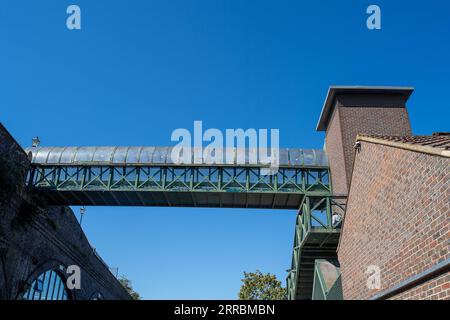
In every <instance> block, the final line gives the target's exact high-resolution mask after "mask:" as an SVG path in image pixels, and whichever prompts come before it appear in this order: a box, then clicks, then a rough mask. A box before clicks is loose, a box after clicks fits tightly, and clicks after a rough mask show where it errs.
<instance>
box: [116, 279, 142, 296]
mask: <svg viewBox="0 0 450 320" xmlns="http://www.w3.org/2000/svg"><path fill="white" fill-rule="evenodd" d="M119 282H120V284H121V285H122V286H123V287H124V288H125V290H127V292H128V293H129V294H130V296H131V298H132V299H133V300H141V296H140V295H139V293H137V292H136V291H134V290H133V287H132V285H131V281H130V280H129V279H127V277H125V276H123V275H122V276H120V278H119Z"/></svg>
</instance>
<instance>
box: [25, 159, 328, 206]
mask: <svg viewBox="0 0 450 320" xmlns="http://www.w3.org/2000/svg"><path fill="white" fill-rule="evenodd" d="M28 186H29V187H31V188H34V189H35V190H37V191H39V192H41V193H42V194H44V195H47V196H48V198H49V200H50V203H55V204H85V205H158V206H160V205H163V206H170V205H177V206H223V207H255V208H260V207H268V208H270V207H274V208H285V209H291V208H298V205H299V204H300V202H301V201H302V199H303V196H305V195H307V196H327V195H329V194H330V192H331V187H330V182H329V170H328V168H327V167H296V168H292V167H289V168H280V169H279V170H278V173H277V174H275V175H263V174H261V169H260V168H256V167H247V166H242V167H240V166H233V167H227V166H181V165H166V166H154V165H152V166H150V165H143V166H139V165H108V166H96V165H79V166H67V165H43V164H33V165H32V168H31V171H30V174H29V177H28ZM233 194H235V195H237V196H238V197H235V198H230V197H227V195H233ZM208 195H211V197H210V199H207V200H206V201H205V200H204V199H205V198H204V197H205V196H208ZM252 195H253V197H251V196H252ZM254 195H258V198H255V197H254ZM202 196H203V198H202ZM239 196H240V197H242V196H245V197H246V198H250V200H249V199H247V200H246V201H242V199H241V198H239ZM196 200H198V201H196ZM249 201H250V202H249ZM83 202H84V203H83ZM244 202H245V203H244Z"/></svg>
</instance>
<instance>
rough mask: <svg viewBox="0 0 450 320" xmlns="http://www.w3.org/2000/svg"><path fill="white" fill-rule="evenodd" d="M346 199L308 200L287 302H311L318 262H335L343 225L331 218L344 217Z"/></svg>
mask: <svg viewBox="0 0 450 320" xmlns="http://www.w3.org/2000/svg"><path fill="white" fill-rule="evenodd" d="M344 211H345V197H336V196H332V195H330V196H325V197H310V196H306V197H305V198H304V199H303V201H302V203H301V206H300V210H299V213H298V215H297V222H296V226H295V235H294V248H293V252H294V253H293V256H292V263H291V268H290V270H289V272H288V276H287V279H286V282H287V291H288V299H291V300H294V299H311V298H312V290H313V279H314V264H315V260H316V259H327V260H336V259H337V256H336V248H337V244H338V241H339V235H340V225H337V226H334V225H333V224H332V214H333V213H339V214H343V212H344Z"/></svg>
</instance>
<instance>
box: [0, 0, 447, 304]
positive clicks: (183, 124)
mask: <svg viewBox="0 0 450 320" xmlns="http://www.w3.org/2000/svg"><path fill="white" fill-rule="evenodd" d="M72 3H75V4H78V5H79V6H80V7H81V10H82V30H81V31H69V30H67V29H66V26H65V19H66V13H65V11H66V8H67V6H68V5H69V4H72ZM370 4H378V5H380V7H381V9H382V30H381V31H369V30H368V29H367V28H366V25H365V20H366V17H367V15H366V14H365V11H366V8H367V6H368V5H370ZM449 15H450V3H449V2H448V1H381V0H377V1H373V2H372V1H370V2H369V1H354V0H346V1H344V0H340V1H335V0H333V1H301V0H293V1H280V0H277V1H261V0H252V1H249V0H245V1H244V0H222V1H219V0H177V1H175V0H171V1H163V0H158V1H156V0H151V1H137V0H134V1H112V0H108V1H106V0H105V1H100V0H96V1H86V0H83V1H82V0H72V1H64V0H58V1H50V0H40V1H36V0H32V1H31V0H30V1H22V0H9V1H2V3H1V4H0V41H1V42H0V121H1V122H3V124H4V125H5V126H6V127H7V128H8V129H9V130H10V132H11V133H12V134H13V135H14V136H15V137H16V139H17V140H18V141H19V142H20V143H21V144H22V145H23V146H24V147H27V146H29V145H30V140H31V137H33V136H36V135H39V137H40V138H41V141H42V145H44V146H53V145H172V143H171V142H170V134H171V132H172V130H174V129H176V128H192V125H193V121H194V120H202V121H203V123H204V126H205V127H207V128H213V127H214V128H219V129H222V130H224V129H226V128H279V129H280V144H281V146H283V147H303V148H311V147H312V148H321V147H322V146H323V134H322V133H317V132H315V125H316V122H317V120H318V116H319V113H320V110H321V107H322V103H323V101H324V98H325V95H326V92H327V88H328V86H329V85H333V84H336V85H408V86H414V87H415V88H416V92H415V93H414V94H413V96H412V97H411V99H410V102H409V113H410V117H411V122H412V126H413V131H414V133H416V134H430V133H432V132H434V131H449V129H450V126H449V113H450V112H449V102H448V90H449V84H450V83H449V82H450V80H449V79H450V78H449V74H450V67H449V61H448V59H449V52H450V45H449V35H450V18H449ZM75 209H77V208H75ZM294 220H295V212H291V211H263V210H240V209H233V210H219V209H173V208H127V207H122V208H109V207H106V208H102V207H95V208H94V207H93V208H88V210H87V214H86V216H85V219H84V222H83V228H84V230H85V232H86V233H87V235H88V237H89V239H90V241H91V243H92V244H93V246H95V247H96V248H97V249H98V251H99V252H100V254H101V255H102V256H103V257H104V259H105V260H106V261H107V262H108V263H109V264H110V265H111V266H114V267H119V269H120V271H119V272H120V273H121V274H125V275H127V277H129V278H130V279H131V280H132V281H133V284H134V287H135V289H136V290H137V291H138V292H139V293H141V294H142V296H143V297H144V298H147V299H166V298H174V299H182V298H184V299H197V298H204V299H215V298H223V299H234V298H236V295H237V293H238V291H239V286H240V279H241V277H242V272H243V271H244V270H246V271H253V270H256V269H260V270H262V271H264V272H272V273H275V274H276V275H277V276H278V277H279V278H280V279H282V280H283V282H284V280H285V276H286V272H285V270H286V269H288V267H289V265H290V261H291V254H292V240H293V235H294V233H293V232H294Z"/></svg>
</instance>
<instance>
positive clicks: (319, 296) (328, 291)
mask: <svg viewBox="0 0 450 320" xmlns="http://www.w3.org/2000/svg"><path fill="white" fill-rule="evenodd" d="M324 265H325V266H326V267H325V268H324V269H322V267H323V266H324ZM336 265H337V261H327V260H321V259H317V260H316V261H315V264H314V285H313V287H314V288H313V293H312V299H313V300H342V284H341V273H340V269H339V267H337V266H336ZM330 267H331V268H330ZM327 269H328V270H327ZM324 270H325V274H324Z"/></svg>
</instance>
